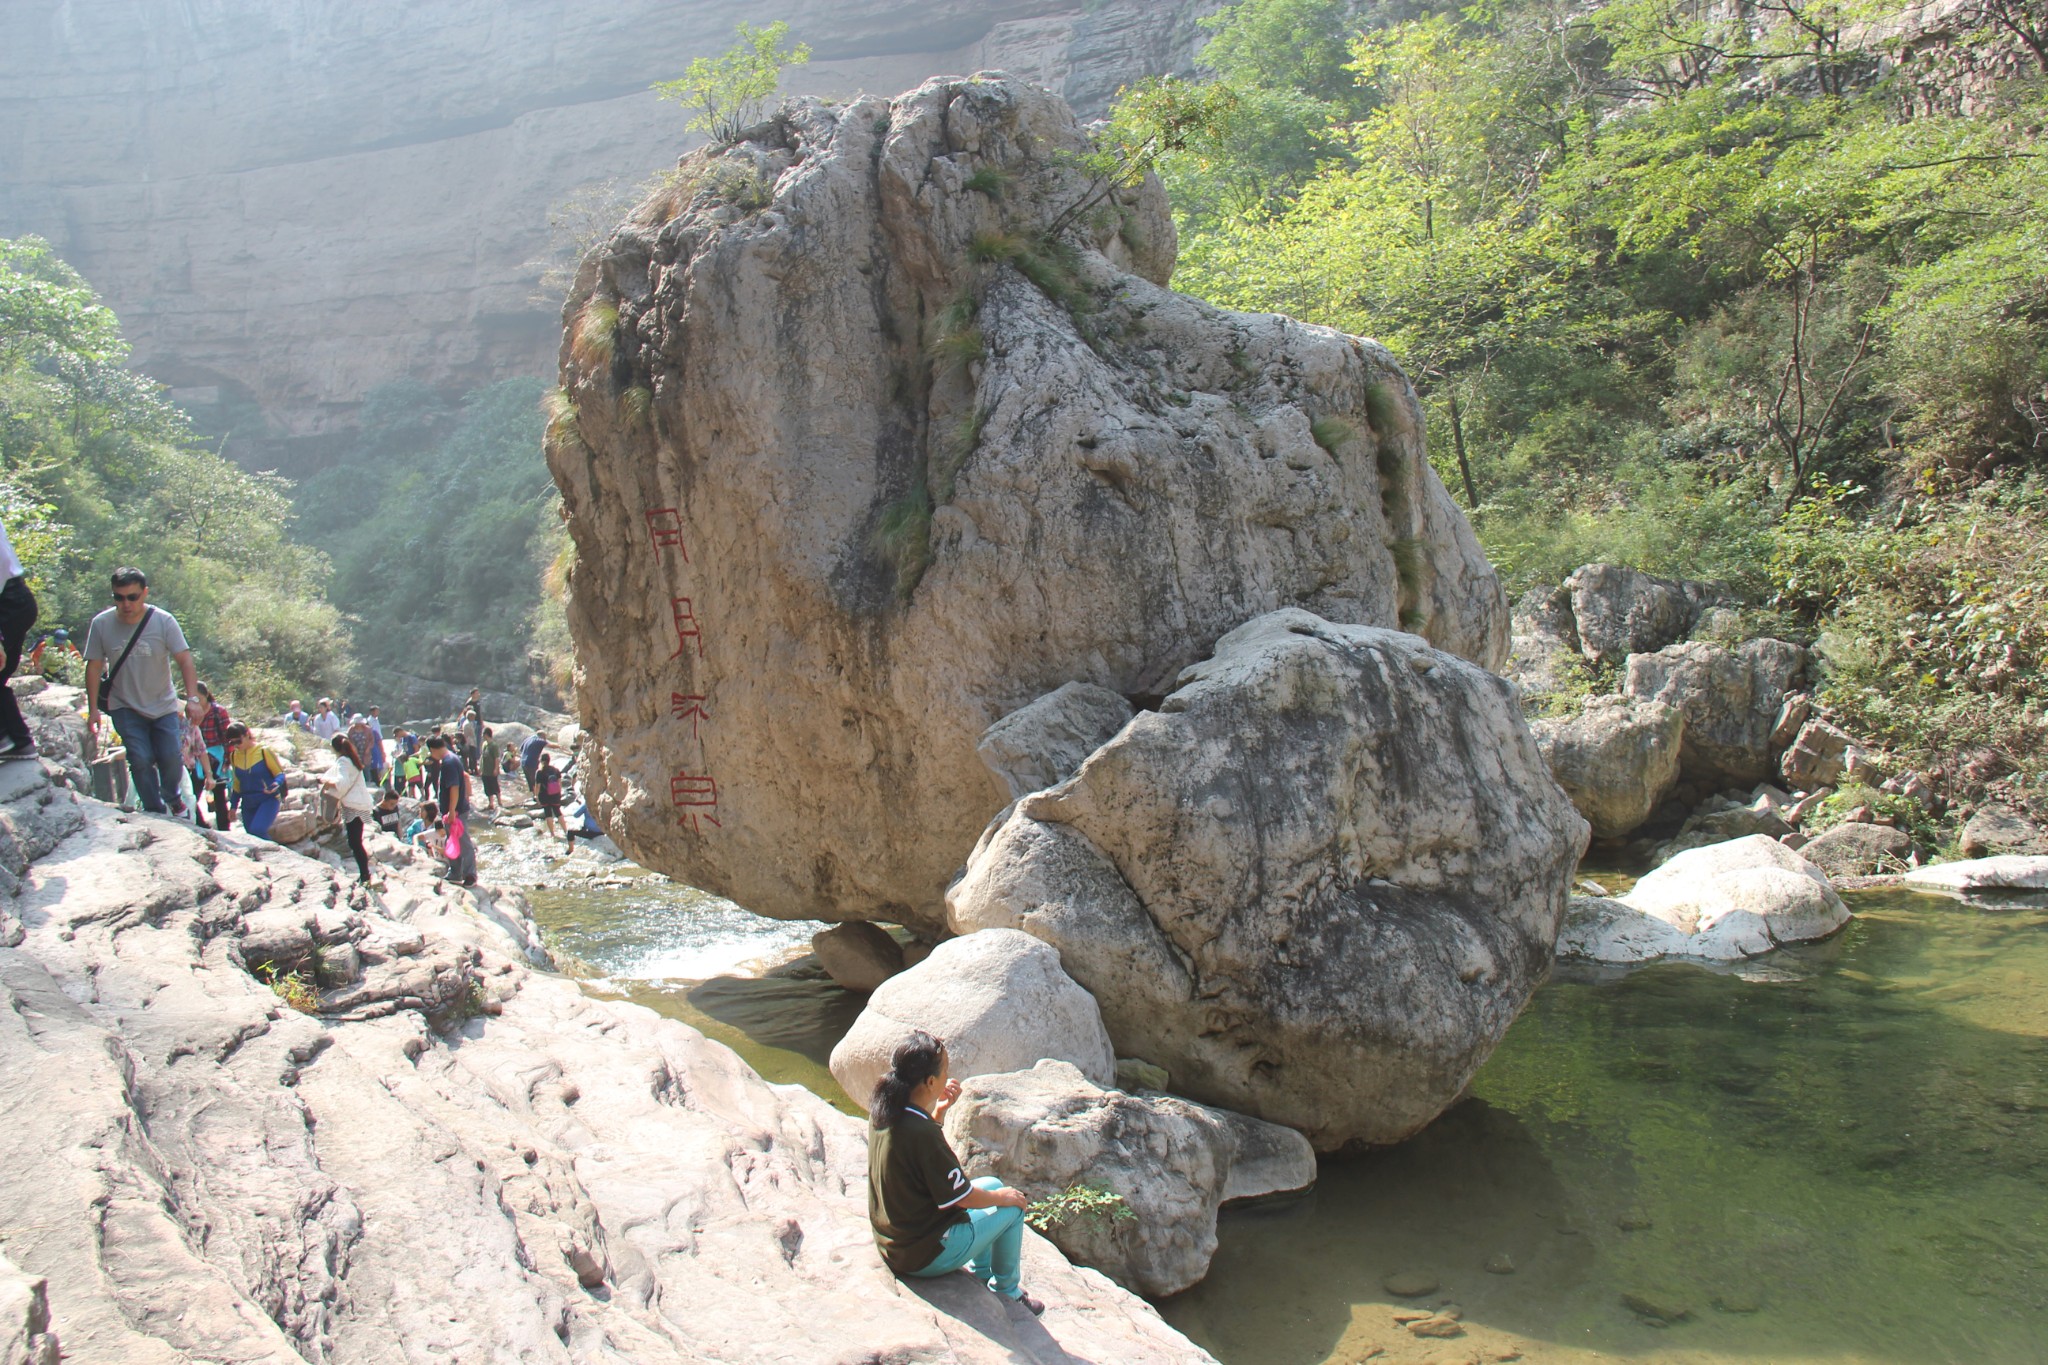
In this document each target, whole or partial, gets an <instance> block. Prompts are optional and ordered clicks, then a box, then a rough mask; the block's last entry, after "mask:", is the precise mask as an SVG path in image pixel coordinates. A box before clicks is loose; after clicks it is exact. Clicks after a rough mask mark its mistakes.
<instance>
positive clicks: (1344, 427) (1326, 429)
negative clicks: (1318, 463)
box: [1308, 414, 1358, 455]
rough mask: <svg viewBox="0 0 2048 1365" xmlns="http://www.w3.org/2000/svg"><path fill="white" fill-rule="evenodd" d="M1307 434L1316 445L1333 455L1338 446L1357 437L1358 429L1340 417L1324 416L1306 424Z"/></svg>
mask: <svg viewBox="0 0 2048 1365" xmlns="http://www.w3.org/2000/svg"><path fill="white" fill-rule="evenodd" d="M1308 434H1309V436H1310V437H1311V438H1313V439H1314V441H1315V443H1316V444H1317V445H1319V446H1321V447H1322V448H1323V449H1324V450H1327V451H1328V452H1330V454H1332V455H1335V454H1336V453H1337V448H1338V447H1339V446H1341V445H1343V444H1344V443H1345V442H1346V441H1349V440H1351V439H1352V438H1354V437H1356V436H1357V435H1358V428H1356V427H1354V426H1352V425H1351V423H1349V422H1347V421H1345V420H1344V419H1343V418H1342V417H1336V416H1332V415H1329V414H1325V415H1324V416H1321V417H1318V418H1316V419H1315V420H1314V421H1313V422H1310V423H1309V424H1308Z"/></svg>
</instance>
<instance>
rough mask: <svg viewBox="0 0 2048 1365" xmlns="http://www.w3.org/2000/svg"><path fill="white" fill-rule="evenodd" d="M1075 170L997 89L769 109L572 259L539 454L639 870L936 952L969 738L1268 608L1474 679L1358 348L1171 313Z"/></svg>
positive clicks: (595, 722) (616, 804)
mask: <svg viewBox="0 0 2048 1365" xmlns="http://www.w3.org/2000/svg"><path fill="white" fill-rule="evenodd" d="M1088 149H1089V148H1088V143H1087V142H1086V139H1085V137H1084V136H1083V134H1082V132H1081V130H1080V127H1079V125H1078V124H1077V123H1076V122H1075V120H1074V117H1073V115H1072V114H1071V112H1070V111H1069V110H1068V109H1067V107H1066V106H1065V105H1064V104H1062V103H1060V102H1059V101H1058V100H1057V99H1056V98H1054V97H1052V96H1050V95H1047V94H1045V93H1043V92H1041V91H1038V90H1036V89H1035V88H1033V87H1030V86H1028V85H1026V84H1024V83H1022V82H1017V81H1010V80H1005V79H1001V78H995V77H991V78H986V79H983V78H976V79H973V80H965V81H946V82H934V83H932V84H929V85H927V86H925V87H924V88H922V89H920V90H918V91H915V92H913V93H911V94H909V95H905V96H902V97H900V98H898V99H897V100H895V101H893V102H884V101H881V100H875V99H864V100H861V101H858V102H856V103H854V104H852V105H849V106H832V105H828V104H823V103H815V102H806V103H798V104H793V105H791V106H790V107H789V108H788V109H787V110H786V111H785V112H784V114H783V115H782V116H779V117H778V118H777V119H776V120H774V121H772V122H771V123H769V124H767V125H764V126H763V127H762V128H760V129H758V130H756V132H755V134H754V135H753V136H752V138H751V139H750V140H749V141H746V142H744V143H742V144H741V145H739V146H736V147H734V148H732V149H730V150H728V151H726V152H724V153H723V154H721V155H720V156H719V157H717V158H716V159H713V160H708V161H707V160H701V159H700V160H698V161H695V162H693V163H691V164H690V166H689V167H688V174H687V176H686V178H685V179H684V181H683V182H682V183H681V184H679V185H678V187H677V188H676V189H675V190H674V191H672V192H670V193H668V194H665V195H663V196H660V197H657V198H656V199H653V200H650V201H649V202H648V203H647V204H645V205H643V207H642V209H641V210H640V211H639V212H637V213H636V214H635V215H634V217H633V218H632V219H631V220H629V222H628V223H627V225H625V226H624V227H622V228H621V230H620V231H619V232H618V233H617V234H616V235H615V236H614V238H613V239H612V242H611V243H610V245H609V246H608V247H607V248H606V250H605V251H604V252H602V253H600V254H598V255H596V256H594V257H593V258H592V259H591V260H590V261H589V262H587V263H586V266H585V271H584V275H583V277H582V279H581V281H580V282H579V286H578V288H577V290H576V292H575V293H574V295H573V296H572V298H571V300H570V304H569V307H568V309H567V311H566V313H565V316H566V317H567V318H568V319H569V322H570V328H569V336H568V337H567V339H566V340H565V342H564V350H563V355H562V377H563V382H564V391H563V406H562V408H561V409H560V411H559V413H558V418H557V421H556V422H555V424H554V427H553V428H552V433H553V434H552V437H551V441H552V444H551V450H550V463H551V467H552V468H553V470H554V474H555V479H556V482H557V484H558V485H559V486H560V487H561V489H562V493H563V498H564V502H565V505H566V509H567V513H568V517H569V529H570V533H571V535H572V536H573V538H574V540H575V544H576V549H577V555H578V562H577V567H576V569H575V572H574V575H573V578H572V583H571V588H570V605H569V620H570V626H571V630H572V632H573V634H574V636H575V639H576V646H577V658H578V660H579V673H578V680H577V688H576V690H577V695H578V699H579V705H580V706H581V707H582V709H583V719H584V724H585V726H586V728H587V729H589V730H590V731H591V732H592V733H593V734H594V735H595V736H596V737H597V739H598V741H599V744H600V746H601V747H600V749H599V751H598V753H597V754H596V755H595V757H594V759H593V761H592V762H591V763H590V765H589V766H588V767H587V768H586V770H585V773H584V778H585V782H586V791H587V792H588V793H589V794H590V795H591V796H592V797H593V798H594V801H595V806H596V809H597V810H598V812H599V818H600V819H601V820H602V821H603V822H604V823H605V825H606V827H607V829H609V830H610V831H612V833H613V835H614V837H616V838H618V839H619V841H620V843H621V845H622V846H623V847H625V848H627V849H629V850H630V851H631V852H632V854H633V856H634V857H635V858H636V859H637V860H639V861H641V862H643V863H645V864H647V865H648V866H651V867H656V868H659V869H661V870H663V871H665V872H668V873H670V874H671V875H674V876H677V877H679V878H682V879H684V880H687V881H689V882H690V883H691V884H692V885H697V886H702V887H704V888H706V889H707V890H713V891H716V892H717V893H719V894H721V895H726V896H730V897H731V898H733V899H734V900H736V901H738V902H739V903H740V904H742V905H745V906H746V907H748V908H749V909H751V910H755V911H757V912H760V913H763V914H769V915H778V916H786V917H801V918H820V919H883V920H890V921H899V922H903V923H906V924H912V925H915V926H919V927H925V928H930V927H935V926H936V925H937V924H938V923H939V920H940V917H941V915H942V913H943V912H942V907H941V905H940V899H941V893H942V891H943V888H944V885H945V883H946V881H947V879H948V878H949V877H950V876H951V875H952V874H953V872H954V870H955V869H956V868H957V867H958V866H959V864H960V862H961V860H962V859H963V857H964V856H965V855H966V853H967V851H968V850H969V849H971V848H972V847H973V844H974V841H975V839H976V837H977V836H978V835H979V834H980V832H981V829H982V827H983V825H984V824H985V823H986V822H987V820H988V819H989V818H990V817H991V816H992V815H994V814H995V813H996V811H997V810H999V809H1000V808H1001V807H1002V805H1003V804H1004V802H1005V801H1006V800H1007V799H1008V794H1007V791H1006V789H1005V787H1004V786H1003V785H1001V784H1000V783H998V782H997V781H996V780H995V779H994V778H993V777H992V776H991V775H990V773H989V772H988V770H987V769H986V768H984V767H983V765H982V763H981V762H980V760H979V759H978V758H977V756H976V753H975V749H976V744H977V742H978V741H979V740H980V738H981V735H982V732H983V731H984V730H985V729H986V728H987V727H988V726H989V724H990V723H991V722H992V721H994V720H995V719H996V718H997V717H999V716H1002V715H1004V714H1005V713H1007V712H1009V711H1011V710H1013V709H1015V708H1017V707H1019V706H1022V705H1023V704H1025V703H1026V702H1029V701H1031V700H1033V699H1034V698H1036V697H1038V696H1040V695H1042V694H1044V693H1046V692H1049V691H1052V690H1053V689H1055V688H1057V687H1059V686H1060V685H1061V684H1063V683H1067V682H1071V681H1084V682H1088V683H1092V684H1095V685H1097V686H1100V687H1104V688H1107V689H1108V690H1109V691H1111V692H1115V693H1118V694H1121V695H1123V696H1125V697H1127V698H1130V699H1133V700H1134V701H1136V702H1138V703H1140V704H1146V703H1148V702H1149V701H1151V700H1156V698H1158V697H1159V696H1162V695H1164V694H1165V693H1166V692H1168V691H1170V690H1171V689H1172V687H1173V686H1174V679H1175V678H1176V677H1177V676H1178V674H1179V673H1180V671H1181V669H1182V668H1183V667H1185V666H1186V665H1188V664H1190V663H1193V662H1195V661H1196V660H1198V659H1201V658H1203V657H1205V656H1206V655H1207V653H1208V651H1209V649H1210V647H1211V646H1212V645H1213V644H1214V642H1215V641H1216V640H1217V639H1218V638H1220V637H1221V636H1222V635H1223V634H1224V633H1225V632H1226V631H1229V630H1231V629H1233V628H1234V627H1236V626H1238V625H1240V624H1241V623H1242V622H1244V621H1245V620H1247V619H1249V618H1250V617H1252V616H1255V615H1257V614H1259V613H1261V612H1265V611H1270V610H1273V609H1275V608H1277V607H1282V606H1301V607H1305V608H1307V609H1309V610H1312V611H1314V612H1316V613H1317V614H1318V615H1320V616H1321V617H1323V618H1325V619H1327V620H1331V621H1337V622H1343V623H1356V624H1371V625H1384V626H1393V625H1395V624H1396V623H1399V624H1400V625H1401V626H1403V627H1404V628H1406V629H1409V630H1413V631H1415V632H1418V633H1420V634H1421V635H1423V636H1426V637H1427V638H1428V639H1429V640H1430V641H1431V642H1432V643H1434V644H1437V645H1439V646H1440V647H1442V648H1444V649H1446V650H1449V651H1451V652H1453V653H1456V654H1459V655H1462V656H1464V657H1466V658H1468V659H1472V660H1475V661H1477V662H1479V663H1481V664H1484V665H1489V666H1492V665H1498V664H1499V663H1500V661H1501V660H1502V658H1503V657H1504V656H1505V653H1506V645H1507V638H1506V627H1507V610H1506V604H1505V600H1504V598H1503V596H1502V594H1501V589H1500V586H1499V582H1498V580H1497V578H1496V577H1495V575H1494V573H1493V570H1492V568H1491V566H1489V565H1488V564H1487V562H1486V560H1485V557H1484V556H1483V555H1482V554H1481V552H1480V550H1479V547H1478V543H1477V541H1476V540H1475V539H1474V537H1473V535H1472V532H1471V528H1470V527H1469V526H1468V525H1467V524H1466V522H1465V519H1464V517H1463V516H1462V514H1461V513H1459V512H1458V510H1457V509H1456V507H1455V506H1454V505H1453V504H1452V502H1451V501H1450V499H1449V497H1448V496H1447V495H1446V494H1445V492H1444V490H1443V487H1442V485H1441V484H1440V483H1439V482H1438V481H1437V478H1436V476H1435V474H1434V473H1433V472H1432V471H1431V470H1430V467H1429V464H1428V461H1427V459H1426V457H1425V452H1424V449H1423V441H1422V416H1421V408H1420V406H1419V404H1418V403H1417V401H1416V398H1415V394H1414V391H1413V390H1412V389H1411V388H1410V387H1409V385H1408V382H1407V380H1406V379H1405V378H1404V377H1403V376H1402V374H1401V372H1400V370H1399V368H1398V367H1397V366H1396V365H1395V364H1394V361H1393V359H1392V357H1391V356H1389V355H1388V353H1387V352H1386V351H1385V349H1384V348H1382V347H1380V346H1378V345H1377V344H1375V343H1372V342H1368V341H1362V340H1359V339H1357V338H1354V337H1348V336H1344V335H1342V334H1341V333H1338V332H1335V331H1332V330H1330V329H1327V328H1321V327H1310V326H1306V325H1303V324H1300V323H1296V322H1293V321H1291V320H1289V319H1286V318H1281V317H1276V316H1273V315H1270V314H1263V315H1260V314H1238V313H1230V312H1226V311H1224V310H1221V309H1218V308H1214V307H1211V306H1209V305H1206V304H1203V303H1200V302H1198V301H1196V300H1193V299H1189V298H1186V297H1184V296H1181V295H1178V294H1174V293H1172V292H1171V291H1170V290H1168V289H1167V288H1165V287H1164V285H1165V282H1166V280H1167V278H1168V276H1169V275H1170V273H1171V270H1172V266H1173V251H1174V238H1173V225H1172V221H1171V219H1170V217H1169V215H1168V213H1167V207H1166V204H1165V202H1164V196H1163V194H1162V193H1161V191H1160V190H1159V188H1158V186H1157V183H1156V182H1154V181H1149V180H1148V181H1147V182H1145V183H1144V184H1143V185H1141V186H1137V187H1135V188H1131V189H1129V190H1125V191H1119V192H1117V193H1115V194H1113V195H1110V196H1108V197H1107V198H1102V199H1101V200H1100V202H1099V203H1097V204H1096V205H1095V208H1094V210H1093V211H1090V212H1087V213H1084V214H1078V215H1077V214H1075V213H1074V212H1072V210H1074V209H1075V208H1076V207H1077V206H1084V205H1086V204H1088V203H1089V201H1090V196H1091V195H1092V194H1094V193H1095V192H1096V191H1097V190H1099V189H1100V188H1101V187H1100V186H1099V185H1098V184H1096V182H1093V181H1091V180H1090V179H1089V177H1088V176H1087V175H1086V174H1085V173H1084V172H1083V171H1081V170H1079V169H1077V168H1076V158H1077V157H1079V156H1081V155H1082V154H1084V153H1085V152H1086V151H1087V150H1088ZM1063 218H1064V219H1066V220H1068V221H1071V222H1072V224H1073V226H1072V230H1071V233H1070V235H1069V236H1068V237H1067V238H1066V239H1065V245H1062V246H1047V245H1045V233H1046V232H1047V231H1048V229H1050V228H1052V227H1053V226H1055V225H1056V224H1058V223H1059V222H1061V221H1062V219H1063Z"/></svg>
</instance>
